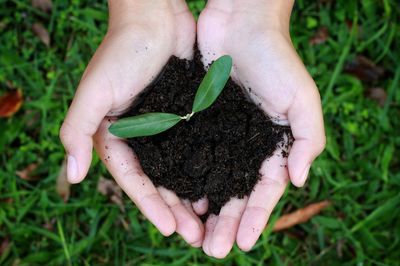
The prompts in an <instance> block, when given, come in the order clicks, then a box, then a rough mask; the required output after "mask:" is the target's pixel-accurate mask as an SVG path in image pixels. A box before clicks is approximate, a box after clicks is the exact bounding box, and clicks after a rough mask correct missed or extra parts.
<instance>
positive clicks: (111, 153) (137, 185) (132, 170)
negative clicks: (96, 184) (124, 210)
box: [94, 120, 176, 236]
mask: <svg viewBox="0 0 400 266" xmlns="http://www.w3.org/2000/svg"><path fill="white" fill-rule="evenodd" d="M110 124H111V123H110V121H108V120H104V121H103V123H102V124H101V125H100V128H99V131H98V132H97V133H96V135H95V138H94V141H95V142H94V143H95V149H96V151H97V153H98V154H99V156H100V158H101V160H102V161H103V163H104V164H105V165H106V167H107V169H108V171H109V172H110V173H111V175H112V176H113V177H114V179H115V181H116V182H117V183H118V185H119V186H120V187H121V188H122V189H123V190H124V191H125V193H126V194H127V195H128V196H129V198H130V199H131V200H132V201H133V202H134V203H135V204H136V206H137V207H138V208H139V209H140V211H141V212H142V213H143V215H144V216H146V217H147V218H148V219H149V220H150V222H152V223H153V224H154V225H155V226H156V227H157V228H158V230H159V231H160V232H161V233H162V234H163V235H165V236H169V235H171V234H173V233H174V232H175V229H176V223H175V218H174V215H173V214H172V212H171V210H170V209H169V207H168V206H167V205H166V203H165V202H164V200H163V199H162V198H161V197H160V195H159V194H158V191H157V189H156V188H155V187H154V185H153V183H152V182H151V180H150V179H149V178H148V177H147V176H146V175H145V174H144V173H143V171H142V169H141V167H140V165H139V162H138V160H137V158H136V157H135V156H134V153H133V151H132V149H131V148H130V147H129V146H128V145H127V144H126V143H125V142H124V141H122V140H121V139H118V138H117V137H114V136H113V135H111V134H110V133H109V132H108V127H109V126H110Z"/></svg>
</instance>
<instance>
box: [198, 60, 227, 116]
mask: <svg viewBox="0 0 400 266" xmlns="http://www.w3.org/2000/svg"><path fill="white" fill-rule="evenodd" d="M231 69H232V57H230V56H229V55H224V56H221V57H220V58H218V59H217V60H216V61H215V62H214V63H213V64H212V65H211V67H210V69H209V70H208V72H207V74H206V75H205V77H204V79H203V81H202V82H201V84H200V87H199V89H198V90H197V92H196V96H195V98H194V103H193V108H192V112H194V113H196V112H200V111H202V110H204V109H206V108H208V107H209V106H210V105H211V104H212V103H213V102H214V101H215V100H216V99H217V97H218V96H219V94H220V93H221V92H222V90H223V88H224V87H225V84H226V82H227V81H228V79H229V76H230V73H231Z"/></svg>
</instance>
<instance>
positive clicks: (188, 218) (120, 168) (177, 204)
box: [61, 2, 203, 246]
mask: <svg viewBox="0 0 400 266" xmlns="http://www.w3.org/2000/svg"><path fill="white" fill-rule="evenodd" d="M150 4H151V3H150ZM175 4H176V5H174V8H178V10H172V8H166V9H157V8H150V9H146V13H143V11H142V12H140V11H138V12H139V13H138V14H131V15H130V16H129V17H132V18H134V19H135V20H134V21H133V22H130V23H123V24H122V25H116V26H115V25H114V27H110V29H109V32H108V33H107V35H106V37H105V38H104V40H103V42H102V44H101V45H100V46H99V48H98V50H97V51H96V53H95V55H94V56H93V58H92V59H91V61H90V63H89V65H88V67H87V69H86V71H85V73H84V75H83V77H82V80H81V82H80V84H79V87H78V90H77V92H76V95H75V97H74V101H73V103H72V105H71V107H70V110H69V113H68V115H67V118H66V120H65V122H64V124H63V126H62V129H61V139H62V141H63V143H64V146H65V147H66V148H67V152H68V153H74V157H75V158H76V159H75V160H76V161H77V164H78V172H76V171H75V172H74V173H73V178H70V181H71V182H73V183H77V182H80V181H81V180H82V179H83V178H84V176H85V175H86V173H87V170H88V168H89V165H90V161H91V153H92V145H91V144H92V135H94V136H93V142H94V147H95V149H96V151H97V153H98V154H99V156H100V158H101V159H102V161H103V162H104V163H105V165H106V167H107V168H108V170H109V172H110V173H111V175H112V176H113V177H114V178H115V180H116V181H117V183H118V184H119V185H120V186H121V188H122V189H123V190H124V191H125V192H126V194H127V195H128V196H129V197H130V198H131V199H132V200H133V201H134V202H135V203H136V205H137V206H138V207H139V209H140V210H141V211H142V213H143V214H144V215H145V216H146V217H147V218H148V219H149V220H150V221H151V222H152V223H153V224H154V225H155V226H157V228H158V229H159V230H160V231H161V233H163V234H165V235H170V234H172V233H173V232H174V231H176V232H178V233H179V234H181V235H182V237H183V238H184V239H185V240H186V241H187V242H188V243H190V244H192V245H193V246H200V245H201V242H202V237H203V226H202V223H201V221H200V220H199V218H198V217H197V216H196V215H195V214H194V212H193V209H192V206H191V205H190V203H188V202H185V201H181V200H180V199H179V198H178V197H177V196H176V195H175V194H174V193H172V192H171V191H167V190H165V189H162V188H158V189H156V188H155V187H154V185H153V184H152V182H151V181H150V179H149V178H148V177H147V176H146V175H145V174H144V173H143V171H142V170H141V167H140V165H139V162H138V160H137V158H136V157H135V156H134V154H133V153H132V151H131V149H130V148H129V147H128V146H127V144H126V143H125V142H124V141H122V140H120V139H118V138H116V137H114V136H112V135H111V134H110V133H109V132H108V127H109V125H110V122H111V120H113V119H114V118H113V117H115V116H116V115H119V114H121V113H122V112H123V111H124V110H126V108H128V107H129V105H130V104H131V102H132V100H133V99H134V98H135V97H136V96H137V95H138V94H139V93H140V92H141V91H142V90H143V89H144V88H145V87H146V86H147V85H148V84H149V83H150V82H151V81H152V80H153V79H154V78H155V77H156V76H157V75H158V73H159V72H160V71H161V69H162V68H163V67H164V65H165V64H166V63H167V61H168V59H169V58H170V57H171V56H173V55H175V56H177V57H180V58H190V57H191V56H192V54H193V46H194V41H195V34H196V27H195V21H194V19H193V17H192V15H191V14H190V12H189V11H188V9H187V8H186V6H184V5H182V8H181V7H180V6H179V5H177V4H178V2H175ZM143 14H145V17H144V18H143ZM153 18H155V19H153ZM141 19H142V20H141ZM68 150H69V151H68Z"/></svg>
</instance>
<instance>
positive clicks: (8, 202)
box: [0, 198, 14, 204]
mask: <svg viewBox="0 0 400 266" xmlns="http://www.w3.org/2000/svg"><path fill="white" fill-rule="evenodd" d="M0 202H1V203H6V204H13V203H14V199H13V198H5V199H0Z"/></svg>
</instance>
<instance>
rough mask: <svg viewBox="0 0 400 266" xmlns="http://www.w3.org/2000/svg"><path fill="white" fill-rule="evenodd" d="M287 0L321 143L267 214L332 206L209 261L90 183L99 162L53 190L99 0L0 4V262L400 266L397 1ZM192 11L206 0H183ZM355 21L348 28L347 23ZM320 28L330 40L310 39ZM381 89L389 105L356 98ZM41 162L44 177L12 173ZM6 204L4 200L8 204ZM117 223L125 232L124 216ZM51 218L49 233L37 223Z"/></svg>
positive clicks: (96, 29)
mask: <svg viewBox="0 0 400 266" xmlns="http://www.w3.org/2000/svg"><path fill="white" fill-rule="evenodd" d="M317 2H318V1H311V0H309V1H305V0H303V1H301V0H298V1H297V2H296V8H295V10H294V11H293V17H292V29H291V30H292V36H293V42H294V45H295V47H296V48H297V49H298V51H299V53H300V56H301V57H302V58H303V60H304V62H305V64H306V65H307V68H308V70H309V71H310V73H311V74H312V76H313V77H314V78H315V80H316V82H317V84H318V86H319V88H320V92H321V96H322V99H323V103H324V114H325V123H326V130H327V139H328V144H327V148H326V151H325V152H324V153H323V154H322V155H321V156H320V157H319V158H318V159H317V161H316V162H315V163H314V165H313V167H312V171H311V176H310V179H309V181H308V183H307V184H306V186H305V188H304V189H295V188H293V187H290V188H289V189H288V190H287V192H286V194H285V196H284V197H283V199H282V200H281V202H280V203H279V205H278V207H277V208H276V210H275V211H274V213H273V215H272V218H271V219H272V220H275V219H277V218H278V217H279V216H280V214H281V213H286V212H288V211H290V210H293V209H296V208H300V207H303V206H305V205H307V204H309V203H312V202H316V201H320V200H325V199H329V200H331V201H332V202H333V205H332V206H331V207H329V208H328V209H326V210H324V211H323V212H322V213H321V214H320V215H318V216H316V217H314V218H313V219H311V221H310V222H308V223H305V224H302V225H299V226H296V227H294V228H291V229H289V230H288V231H286V232H281V233H271V232H270V230H268V229H267V230H266V231H265V233H264V234H263V235H262V237H261V239H260V240H259V241H258V243H257V246H256V248H255V249H254V250H253V251H251V252H249V253H247V254H245V253H243V252H241V251H239V249H238V248H236V247H235V248H234V250H233V251H232V252H231V254H230V255H229V256H228V257H227V258H226V259H224V260H222V261H218V260H214V259H211V258H208V257H206V256H205V255H204V254H203V253H202V251H201V250H198V249H193V248H190V247H188V245H186V244H185V243H184V242H183V241H182V240H181V239H180V238H179V237H177V236H173V237H169V238H164V237H163V236H161V234H159V233H158V232H157V231H156V229H155V228H154V227H153V226H152V225H150V224H149V223H148V222H147V221H145V220H144V219H143V216H142V215H140V214H139V212H138V210H137V209H136V208H135V206H134V205H133V204H132V203H131V202H130V201H129V200H128V199H127V198H124V203H125V208H126V213H122V212H121V211H120V209H119V207H118V206H116V205H114V204H111V203H109V201H108V200H107V198H106V197H104V196H102V195H100V194H99V193H98V192H97V190H96V184H97V180H98V179H99V177H100V176H101V175H103V176H107V177H109V175H108V174H107V172H106V170H105V168H104V166H102V165H101V163H100V161H99V160H98V158H95V159H94V160H93V164H92V168H91V170H90V173H89V176H88V178H87V179H86V181H84V182H83V183H82V184H80V185H76V186H73V187H72V194H71V197H70V200H69V201H68V203H64V202H63V201H62V199H61V198H60V197H59V196H58V195H57V193H56V191H55V180H56V177H57V175H58V172H59V169H60V166H61V163H62V160H63V157H64V153H63V148H62V146H61V144H60V142H59V139H58V129H59V127H60V124H61V122H62V120H63V117H64V115H65V113H66V110H67V107H68V104H69V103H70V101H71V99H72V96H73V94H74V90H75V87H76V85H77V83H78V81H79V79H80V76H81V75H82V72H83V71H84V69H85V65H86V64H87V62H88V60H89V59H90V57H91V55H92V54H93V52H94V51H95V49H96V47H97V46H98V44H99V43H100V41H101V39H102V36H103V34H104V33H105V31H106V21H107V7H106V5H105V3H98V1H94V0H85V1H83V0H82V1H78V0H74V1H62V0H54V8H53V12H52V13H51V15H49V14H45V13H43V12H40V11H37V10H35V9H33V8H31V6H30V1H26V0H12V1H10V0H0V6H1V7H2V8H1V9H0V94H2V93H3V92H5V90H6V85H5V84H6V82H7V81H12V82H13V83H14V85H15V86H16V87H18V88H21V89H22V90H23V93H24V95H25V103H24V105H23V107H22V109H21V110H20V111H19V112H18V113H17V114H16V115H15V116H14V117H12V118H10V119H0V245H1V243H2V242H3V240H4V239H6V238H7V239H9V240H10V244H9V246H8V248H7V249H6V250H4V252H3V254H1V255H0V265H40V264H41V265H43V264H45V265H99V264H105V265H122V264H126V265H167V264H168V265H216V264H220V265H265V264H268V265H321V264H325V265H399V263H400V252H399V250H400V219H399V217H400V208H399V206H400V196H399V191H400V171H399V170H400V162H399V156H398V150H399V148H400V135H399V133H400V106H399V103H400V90H399V85H400V81H399V78H400V65H399V63H398V62H399V60H400V49H399V48H400V43H399V40H400V19H399V18H400V14H399V5H398V1H396V0H379V1H375V0H368V1H367V0H363V1H344V0H337V1H330V2H331V3H330V4H325V5H318V4H317ZM190 5H191V7H192V8H193V10H194V12H197V13H198V11H199V10H200V9H201V8H202V6H204V2H203V1H191V2H190ZM37 21H40V22H42V23H43V24H44V25H46V27H47V28H48V30H49V32H50V34H51V40H52V43H51V47H50V48H46V47H45V46H44V45H43V44H42V43H41V42H40V41H39V40H38V39H37V38H36V37H35V36H34V35H33V33H32V32H31V30H30V29H31V25H32V24H33V23H34V22H37ZM348 21H351V22H353V25H357V26H355V27H353V28H352V29H349V27H348V26H347V24H346V22H348ZM321 26H325V27H327V28H328V31H329V38H328V39H327V41H326V42H325V43H324V44H321V45H316V46H310V45H309V44H308V41H309V39H310V38H311V36H312V35H313V34H314V33H315V32H316V30H317V29H318V28H319V27H321ZM359 54H362V55H364V56H367V57H368V58H370V59H371V60H372V61H374V62H375V63H377V64H379V65H380V66H382V67H384V68H385V70H386V75H385V77H384V78H383V79H380V80H379V81H377V82H375V83H373V84H367V83H363V82H361V81H360V80H358V79H357V78H355V77H354V76H350V75H348V74H345V73H344V71H343V67H344V66H345V65H346V64H347V63H348V62H350V61H352V60H353V59H354V58H355V56H356V55H359ZM370 87H382V88H384V89H385V90H386V92H387V95H388V98H387V101H386V104H385V106H384V107H380V106H378V105H377V104H376V103H375V102H374V101H372V100H371V99H369V98H367V97H366V96H365V94H366V90H367V89H368V88H370ZM33 162H38V163H39V167H38V169H37V170H36V174H37V175H38V176H40V177H41V179H40V181H37V182H29V181H25V180H21V179H20V178H18V177H17V176H16V174H15V172H16V171H17V170H20V169H23V168H24V167H26V166H27V165H28V164H30V163H33ZM10 200H11V202H10ZM122 219H124V220H125V221H126V222H127V223H128V224H129V228H128V230H126V229H125V228H124V227H123V226H122V223H121V220H122ZM49 223H50V224H52V228H50V230H49V229H47V228H45V227H44V225H45V224H49Z"/></svg>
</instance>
